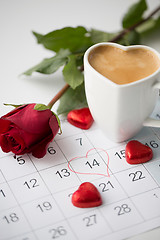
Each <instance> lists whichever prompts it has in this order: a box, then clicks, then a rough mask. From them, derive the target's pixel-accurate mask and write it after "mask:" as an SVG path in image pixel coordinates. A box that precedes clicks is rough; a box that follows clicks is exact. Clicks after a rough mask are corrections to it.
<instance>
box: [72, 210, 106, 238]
mask: <svg viewBox="0 0 160 240" xmlns="http://www.w3.org/2000/svg"><path fill="white" fill-rule="evenodd" d="M69 223H70V225H71V226H72V229H73V230H74V232H75V233H76V235H77V237H78V239H86V236H87V240H89V239H93V237H94V239H98V238H99V237H100V236H101V235H104V234H109V233H110V232H111V230H110V228H109V226H108V224H107V221H105V220H104V218H103V216H102V215H101V213H100V212H99V211H98V210H92V211H89V212H87V213H85V214H81V215H79V216H76V217H73V218H70V219H69Z"/></svg>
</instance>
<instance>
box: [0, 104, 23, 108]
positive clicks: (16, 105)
mask: <svg viewBox="0 0 160 240" xmlns="http://www.w3.org/2000/svg"><path fill="white" fill-rule="evenodd" d="M3 105H5V106H12V107H14V108H18V107H21V106H24V105H25V104H12V103H4V104H3Z"/></svg>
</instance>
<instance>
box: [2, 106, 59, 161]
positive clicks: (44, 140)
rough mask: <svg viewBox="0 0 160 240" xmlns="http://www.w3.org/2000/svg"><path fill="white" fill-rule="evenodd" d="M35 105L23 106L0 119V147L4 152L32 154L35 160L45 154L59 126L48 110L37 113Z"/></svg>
mask: <svg viewBox="0 0 160 240" xmlns="http://www.w3.org/2000/svg"><path fill="white" fill-rule="evenodd" d="M35 105H36V104H28V105H23V106H21V107H18V108H15V109H14V110H13V111H11V112H9V113H8V114H6V115H4V116H2V117H1V118H0V146H1V148H2V150H3V151H4V152H10V151H11V152H13V153H14V154H16V155H21V154H24V153H32V155H33V156H34V157H37V158H42V157H43V156H44V155H45V154H46V149H47V146H48V144H49V143H50V142H51V141H52V140H53V138H54V137H55V135H56V134H57V132H58V130H59V124H58V121H57V118H56V116H55V115H54V114H53V112H52V111H51V110H50V109H45V110H41V111H38V110H35V109H34V106H35Z"/></svg>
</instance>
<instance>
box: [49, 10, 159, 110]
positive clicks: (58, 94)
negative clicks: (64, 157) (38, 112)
mask: <svg viewBox="0 0 160 240" xmlns="http://www.w3.org/2000/svg"><path fill="white" fill-rule="evenodd" d="M159 10H160V6H158V7H157V8H156V9H155V10H154V11H153V12H152V13H150V15H148V17H146V18H144V19H143V20H141V21H140V22H138V23H136V24H134V25H133V26H131V27H129V28H126V29H124V30H123V31H122V32H120V33H119V34H118V35H117V36H115V37H114V38H112V39H111V40H110V42H116V41H117V40H120V39H121V38H122V37H123V36H124V35H125V34H126V33H128V32H130V31H132V30H134V29H135V28H136V27H138V26H139V25H141V24H142V23H144V22H146V21H147V20H149V19H150V18H151V17H152V16H153V15H154V14H156V13H157V12H158V11H159ZM83 69H84V68H83V65H82V66H81V69H80V71H83ZM69 87H70V86H69V84H68V83H66V84H65V85H64V87H63V88H62V89H61V90H60V91H59V92H58V93H57V94H56V95H55V96H54V98H53V99H52V100H51V101H50V102H49V103H48V107H49V108H50V109H51V108H52V106H53V105H54V103H55V102H57V101H58V100H59V99H60V97H61V96H62V95H63V94H64V93H65V92H66V91H67V89H68V88H69Z"/></svg>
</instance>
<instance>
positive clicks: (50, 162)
mask: <svg viewBox="0 0 160 240" xmlns="http://www.w3.org/2000/svg"><path fill="white" fill-rule="evenodd" d="M31 159H32V160H33V163H34V164H35V166H36V168H37V170H42V169H46V168H49V167H52V166H56V165H58V164H61V163H65V162H67V160H66V158H65V157H64V155H63V154H62V152H61V150H60V149H59V147H58V146H57V144H56V142H55V141H53V142H52V143H50V145H49V147H48V149H47V153H46V155H45V156H44V157H43V158H35V157H33V156H31Z"/></svg>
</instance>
